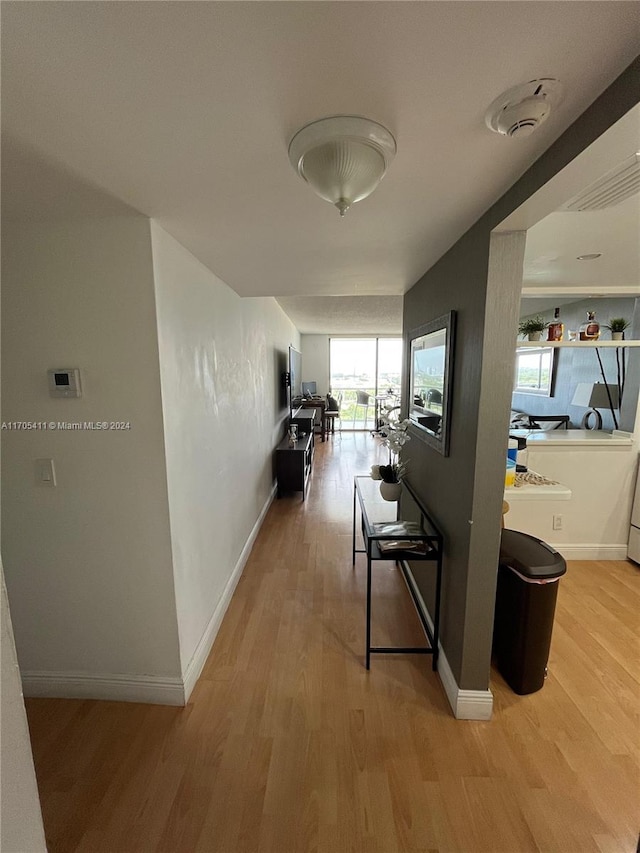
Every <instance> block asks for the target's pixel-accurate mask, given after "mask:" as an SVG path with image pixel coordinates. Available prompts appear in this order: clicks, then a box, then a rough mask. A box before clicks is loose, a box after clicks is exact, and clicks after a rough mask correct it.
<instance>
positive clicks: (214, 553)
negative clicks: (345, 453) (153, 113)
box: [151, 222, 299, 694]
mask: <svg viewBox="0 0 640 853" xmlns="http://www.w3.org/2000/svg"><path fill="white" fill-rule="evenodd" d="M151 234H152V245H153V263H154V274H155V286H156V305H157V322H158V341H159V349H160V368H161V378H162V405H163V411H164V425H165V446H166V457H167V478H168V484H169V508H170V516H171V541H172V545H173V564H174V574H175V592H176V602H177V612H178V627H179V634H180V659H181V664H182V671H183V673H184V675H185V680H186V681H187V694H188V692H189V689H190V687H191V686H192V685H193V682H194V680H195V677H196V676H197V673H198V671H199V669H200V667H201V665H202V663H203V661H204V658H205V656H206V652H207V651H208V648H209V647H210V644H211V642H212V641H213V639H214V637H215V633H216V631H217V628H218V625H219V623H220V621H221V619H222V616H223V614H224V610H225V609H226V606H227V604H228V600H229V598H230V595H231V593H232V591H233V588H234V586H235V583H236V582H237V580H238V578H239V575H240V572H241V570H242V566H243V564H244V560H245V559H246V556H247V555H248V550H249V549H248V548H247V547H245V546H246V545H247V541H248V540H249V542H251V541H252V531H254V532H255V528H256V522H257V520H258V519H259V517H260V516H261V513H262V512H263V511H266V508H267V507H268V504H269V502H270V500H271V498H272V496H273V480H274V478H273V449H274V447H275V445H276V444H277V443H278V442H279V441H280V440H281V438H282V437H283V435H284V430H285V425H284V419H285V417H286V415H287V411H286V398H285V397H284V396H283V389H282V382H281V373H282V371H284V370H286V359H287V351H288V347H289V344H293V345H294V346H296V347H298V346H299V335H298V333H297V331H296V329H295V327H294V326H293V325H292V323H291V322H290V321H289V319H288V318H287V316H286V315H285V314H284V312H283V311H282V309H281V308H280V306H279V305H278V304H277V302H276V301H275V300H274V299H270V298H261V299H257V298H256V299H241V298H240V297H239V296H238V295H237V294H236V293H234V292H233V291H232V290H231V289H230V288H229V287H227V285H226V284H224V282H222V281H221V280H220V279H218V278H216V276H214V275H213V274H212V273H211V272H210V271H209V270H208V269H207V268H206V267H204V266H203V265H202V264H201V263H200V262H199V261H197V260H196V259H195V258H194V257H193V255H191V254H190V253H189V252H188V251H187V250H186V249H185V248H184V247H183V246H181V245H180V244H179V243H178V242H177V241H176V240H174V239H173V238H172V237H171V236H169V235H168V234H167V233H166V232H165V231H163V230H162V228H160V227H159V226H158V225H157V224H156V223H155V222H152V223H151Z"/></svg>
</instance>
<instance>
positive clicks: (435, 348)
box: [409, 311, 455, 456]
mask: <svg viewBox="0 0 640 853" xmlns="http://www.w3.org/2000/svg"><path fill="white" fill-rule="evenodd" d="M454 338H455V311H450V312H449V313H448V314H445V315H444V316H443V317H437V318H436V319H435V320H431V322H429V323H425V324H424V325H423V326H419V327H418V328H417V329H413V330H412V331H411V332H410V333H409V344H410V356H409V358H410V362H409V369H410V373H409V375H410V380H409V418H410V420H411V423H412V426H413V428H414V429H413V430H412V431H413V432H414V434H415V435H416V436H417V437H418V438H420V439H422V440H423V441H424V442H425V443H426V444H429V445H431V447H433V448H435V449H436V450H438V451H439V452H440V453H442V455H443V456H448V455H449V424H450V419H451V394H452V387H453V385H452V383H453V352H454Z"/></svg>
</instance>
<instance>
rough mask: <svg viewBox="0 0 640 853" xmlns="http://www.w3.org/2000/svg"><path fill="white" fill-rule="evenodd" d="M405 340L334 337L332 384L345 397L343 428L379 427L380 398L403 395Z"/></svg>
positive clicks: (331, 350) (342, 408)
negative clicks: (401, 374)
mask: <svg viewBox="0 0 640 853" xmlns="http://www.w3.org/2000/svg"><path fill="white" fill-rule="evenodd" d="M401 370H402V338H331V339H330V340H329V377H330V378H329V382H330V385H331V393H332V394H333V395H334V396H337V395H338V394H341V395H342V406H341V412H342V417H341V420H342V424H343V429H371V428H373V427H374V426H375V416H376V399H375V398H376V396H377V395H379V394H390V395H394V396H397V397H398V398H399V395H400V373H401Z"/></svg>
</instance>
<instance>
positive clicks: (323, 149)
mask: <svg viewBox="0 0 640 853" xmlns="http://www.w3.org/2000/svg"><path fill="white" fill-rule="evenodd" d="M395 153H396V141H395V139H394V138H393V136H392V135H391V133H390V132H389V131H388V130H387V129H386V127H383V126H382V125H381V124H378V123H377V122H375V121H371V120H370V119H367V118H362V117H360V116H331V117H330V118H323V119H319V120H318V121H314V122H311V124H308V125H306V126H305V127H303V128H302V129H301V130H299V131H298V132H297V133H296V135H295V136H294V137H293V139H292V140H291V142H290V144H289V160H290V161H291V165H292V166H293V168H294V169H295V170H296V171H297V172H298V174H299V175H300V177H301V178H303V179H304V180H305V181H306V182H307V183H308V184H309V185H310V186H311V188H312V189H313V191H314V192H315V193H316V194H317V195H319V196H320V198H323V199H325V200H326V201H329V202H331V204H333V205H335V206H336V207H337V208H338V210H339V211H340V216H344V215H345V213H346V212H347V210H348V209H349V208H350V207H351V205H352V204H355V203H356V202H357V201H362V199H363V198H367V196H369V195H371V193H372V192H373V191H374V190H375V188H376V187H377V186H378V184H379V183H380V181H381V180H382V178H383V177H384V175H385V173H386V171H387V168H388V166H389V164H390V163H391V161H392V160H393V157H394V155H395Z"/></svg>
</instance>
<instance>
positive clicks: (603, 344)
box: [516, 341, 640, 349]
mask: <svg viewBox="0 0 640 853" xmlns="http://www.w3.org/2000/svg"><path fill="white" fill-rule="evenodd" d="M516 345H517V347H518V349H520V347H536V348H537V349H540V347H553V348H554V349H557V348H559V347H586V348H587V349H596V348H597V347H609V348H611V347H614V348H615V347H617V348H620V349H622V348H626V347H640V341H518V342H517V344H516Z"/></svg>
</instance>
